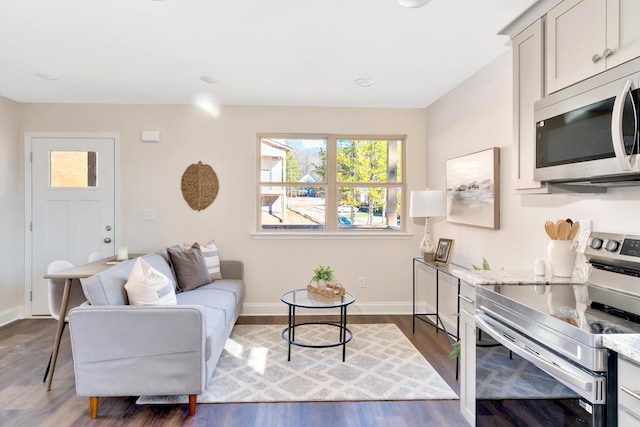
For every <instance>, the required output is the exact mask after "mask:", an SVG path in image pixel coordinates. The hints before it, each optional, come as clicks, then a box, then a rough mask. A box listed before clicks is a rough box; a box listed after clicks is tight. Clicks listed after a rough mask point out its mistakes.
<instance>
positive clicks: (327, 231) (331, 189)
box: [255, 133, 408, 237]
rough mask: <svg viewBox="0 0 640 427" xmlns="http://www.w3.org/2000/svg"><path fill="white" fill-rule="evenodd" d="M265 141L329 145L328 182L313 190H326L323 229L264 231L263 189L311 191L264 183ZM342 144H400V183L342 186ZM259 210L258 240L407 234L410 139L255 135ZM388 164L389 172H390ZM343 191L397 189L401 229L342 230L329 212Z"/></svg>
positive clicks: (298, 184) (296, 184) (393, 136)
mask: <svg viewBox="0 0 640 427" xmlns="http://www.w3.org/2000/svg"><path fill="white" fill-rule="evenodd" d="M263 139H325V140H326V141H327V147H326V166H325V168H326V172H325V182H319V183H314V187H322V188H325V191H326V193H325V194H326V196H325V224H324V229H322V230H319V229H310V230H305V229H296V228H292V229H286V228H273V229H264V228H262V219H261V218H262V206H261V194H262V188H263V187H270V186H281V187H294V188H295V187H298V188H302V187H308V186H309V184H308V183H301V182H287V181H282V182H271V181H270V182H262V173H261V170H262V168H261V155H262V151H261V144H262V140H263ZM339 140H379V141H398V142H399V143H400V144H401V150H400V156H399V157H398V159H397V160H398V163H399V164H400V168H399V169H400V171H399V173H398V174H397V180H398V181H397V182H389V181H382V182H339V181H338V173H337V148H338V141H339ZM256 147H257V148H256V169H255V173H256V179H255V181H256V197H255V201H256V209H255V215H256V219H255V227H256V228H255V229H256V233H255V235H256V236H260V235H263V236H265V235H269V236H294V235H297V236H311V235H315V236H348V235H356V236H361V237H363V236H366V235H369V236H384V235H388V236H391V235H394V234H395V235H397V234H402V235H404V234H406V230H407V221H406V218H407V216H406V212H408V210H407V209H408V208H407V207H406V203H408V202H407V201H408V198H407V183H406V173H407V171H406V169H407V162H406V158H407V135H404V134H380V135H374V134H334V133H320V134H317V133H313V134H311V133H258V134H257V135H256ZM388 166H389V165H388V163H387V169H388ZM341 187H358V188H363V187H372V188H373V187H383V188H391V187H395V188H398V189H399V193H400V195H401V201H400V209H399V211H398V214H399V215H400V218H401V221H400V226H399V227H397V228H375V227H372V228H357V227H354V228H351V227H342V228H341V227H340V226H339V222H338V215H328V214H327V212H332V211H336V212H338V189H339V188H341Z"/></svg>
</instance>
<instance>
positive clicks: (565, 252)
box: [547, 240, 576, 277]
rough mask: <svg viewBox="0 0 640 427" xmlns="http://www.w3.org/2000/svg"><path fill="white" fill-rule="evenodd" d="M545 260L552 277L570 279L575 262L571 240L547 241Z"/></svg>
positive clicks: (574, 251)
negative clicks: (547, 260) (547, 262)
mask: <svg viewBox="0 0 640 427" xmlns="http://www.w3.org/2000/svg"><path fill="white" fill-rule="evenodd" d="M547 258H548V259H549V265H551V272H552V273H553V275H554V276H557V277H571V276H572V275H573V268H574V265H575V262H576V248H575V245H574V244H573V240H551V241H549V246H548V247H547Z"/></svg>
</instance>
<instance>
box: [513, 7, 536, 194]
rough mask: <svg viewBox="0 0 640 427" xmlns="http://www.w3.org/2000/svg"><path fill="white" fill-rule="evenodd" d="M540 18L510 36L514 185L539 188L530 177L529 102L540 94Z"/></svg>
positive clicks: (532, 144) (532, 133)
mask: <svg viewBox="0 0 640 427" xmlns="http://www.w3.org/2000/svg"><path fill="white" fill-rule="evenodd" d="M543 29H544V27H543V22H542V19H539V20H538V21H536V22H534V23H533V24H532V25H531V26H529V27H528V28H527V29H526V30H524V31H523V32H521V33H520V34H518V35H517V36H516V37H514V38H513V147H514V160H515V164H514V170H515V188H516V189H517V190H527V189H539V188H541V184H540V183H539V182H536V181H534V180H533V169H534V166H535V139H536V128H535V124H534V119H533V103H534V102H536V101H537V100H539V99H541V98H542V96H543V95H544V86H543V66H542V64H543V63H544V61H543V54H544V49H543V47H544V46H543V40H544V37H543V35H544V34H543Z"/></svg>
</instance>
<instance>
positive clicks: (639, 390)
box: [618, 355, 640, 427]
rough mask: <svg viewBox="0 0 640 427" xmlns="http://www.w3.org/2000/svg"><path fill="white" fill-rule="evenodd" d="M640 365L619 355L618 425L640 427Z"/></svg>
mask: <svg viewBox="0 0 640 427" xmlns="http://www.w3.org/2000/svg"><path fill="white" fill-rule="evenodd" d="M638 378H640V365H639V364H638V363H637V362H634V361H632V360H629V359H627V358H625V357H624V356H621V355H618V425H619V426H620V427H640V385H638V381H637V379H638Z"/></svg>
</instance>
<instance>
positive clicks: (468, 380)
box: [459, 281, 476, 425]
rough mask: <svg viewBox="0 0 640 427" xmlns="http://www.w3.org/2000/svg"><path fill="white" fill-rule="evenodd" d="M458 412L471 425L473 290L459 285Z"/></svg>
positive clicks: (473, 409)
mask: <svg viewBox="0 0 640 427" xmlns="http://www.w3.org/2000/svg"><path fill="white" fill-rule="evenodd" d="M459 303H460V412H462V415H463V416H464V418H465V419H466V420H467V421H468V422H469V424H471V425H475V424H476V423H475V418H476V322H475V320H474V313H475V288H474V287H473V286H472V285H470V284H468V283H465V282H463V281H461V283H460V294H459Z"/></svg>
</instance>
